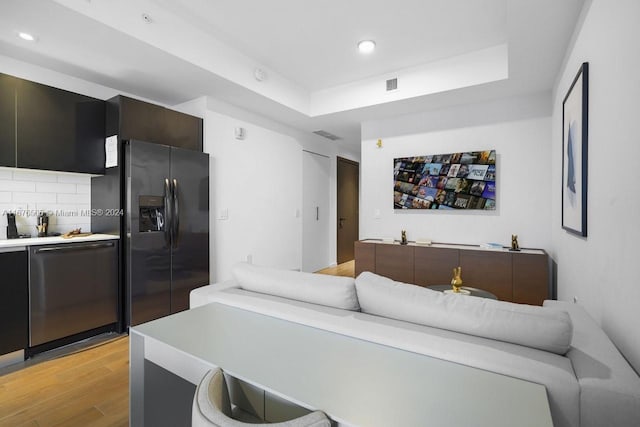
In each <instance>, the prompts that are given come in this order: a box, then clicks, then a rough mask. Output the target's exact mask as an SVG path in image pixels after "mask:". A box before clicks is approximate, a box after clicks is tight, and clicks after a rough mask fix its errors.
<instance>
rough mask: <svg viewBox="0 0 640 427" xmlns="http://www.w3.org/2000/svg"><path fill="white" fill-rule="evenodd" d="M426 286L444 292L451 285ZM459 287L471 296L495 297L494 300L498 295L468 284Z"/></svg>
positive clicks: (449, 288)
mask: <svg viewBox="0 0 640 427" xmlns="http://www.w3.org/2000/svg"><path fill="white" fill-rule="evenodd" d="M427 288H429V289H431V290H433V291H440V292H444V291H447V290H451V285H431V286H427ZM460 289H464V290H465V291H467V292H469V294H468V295H471V296H473V297H480V298H489V299H495V300H497V299H498V297H497V296H495V295H494V294H492V293H491V292H488V291H484V290H482V289H478V288H470V287H469V286H461V287H460ZM461 295H462V294H461Z"/></svg>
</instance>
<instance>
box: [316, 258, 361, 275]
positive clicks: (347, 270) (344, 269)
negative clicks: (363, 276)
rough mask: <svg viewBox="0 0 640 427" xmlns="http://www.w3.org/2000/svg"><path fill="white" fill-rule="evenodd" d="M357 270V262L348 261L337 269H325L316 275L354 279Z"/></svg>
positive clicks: (337, 266) (336, 267)
mask: <svg viewBox="0 0 640 427" xmlns="http://www.w3.org/2000/svg"><path fill="white" fill-rule="evenodd" d="M355 269H356V262H355V261H347V262H344V263H342V264H338V265H336V266H335V267H327V268H323V269H322V270H320V271H316V273H320V274H329V275H332V276H346V277H354V275H355Z"/></svg>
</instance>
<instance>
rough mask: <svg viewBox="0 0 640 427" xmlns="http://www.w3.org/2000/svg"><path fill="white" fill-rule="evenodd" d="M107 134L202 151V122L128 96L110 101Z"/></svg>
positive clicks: (124, 138)
mask: <svg viewBox="0 0 640 427" xmlns="http://www.w3.org/2000/svg"><path fill="white" fill-rule="evenodd" d="M107 134H108V135H118V136H119V139H121V140H140V141H147V142H153V143H156V144H164V145H170V146H172V147H179V148H185V149H188V150H195V151H202V119H200V118H198V117H194V116H190V115H189V114H184V113H180V112H178V111H174V110H170V109H168V108H164V107H161V106H159V105H154V104H150V103H148V102H144V101H140V100H137V99H132V98H128V97H126V96H116V97H115V98H112V99H110V100H108V101H107Z"/></svg>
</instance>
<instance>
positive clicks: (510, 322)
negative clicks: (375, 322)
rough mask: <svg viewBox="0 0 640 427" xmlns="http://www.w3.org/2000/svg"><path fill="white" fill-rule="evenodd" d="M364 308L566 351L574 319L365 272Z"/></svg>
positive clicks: (361, 280) (359, 282)
mask: <svg viewBox="0 0 640 427" xmlns="http://www.w3.org/2000/svg"><path fill="white" fill-rule="evenodd" d="M356 290H357V293H358V301H359V302H360V309H361V310H362V312H363V313H369V314H374V315H377V316H384V317H388V318H392V319H398V320H404V321H407V322H412V323H418V324H421V325H427V326H433V327H436V328H441V329H447V330H450V331H455V332H462V333H465V334H469V335H475V336H479V337H484V338H490V339H495V340H499V341H505V342H510V343H514V344H519V345H524V346H527V347H532V348H537V349H540V350H545V351H550V352H553V353H557V354H565V353H566V352H567V351H568V350H569V346H570V344H571V336H572V324H571V318H570V317H569V315H568V314H567V313H566V312H565V311H562V310H554V309H549V308H546V307H539V306H530V305H524V304H514V303H510V302H504V301H495V300H490V299H486V298H478V297H472V296H465V295H454V294H444V293H442V292H438V291H433V290H431V289H427V288H423V287H420V286H416V285H410V284H407V283H401V282H395V281H393V280H391V279H388V278H386V277H382V276H378V275H376V274H373V273H370V272H364V273H362V274H360V275H359V276H358V278H357V279H356Z"/></svg>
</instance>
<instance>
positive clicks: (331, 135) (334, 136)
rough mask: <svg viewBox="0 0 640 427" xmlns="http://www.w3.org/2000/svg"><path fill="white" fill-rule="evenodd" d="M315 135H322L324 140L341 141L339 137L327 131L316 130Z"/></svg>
mask: <svg viewBox="0 0 640 427" xmlns="http://www.w3.org/2000/svg"><path fill="white" fill-rule="evenodd" d="M313 133H315V134H316V135H320V136H321V137H323V138H327V139H330V140H332V141H335V140H338V139H340V137H339V136H337V135H334V134H332V133H329V132H327V131H326V130H314V131H313Z"/></svg>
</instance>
